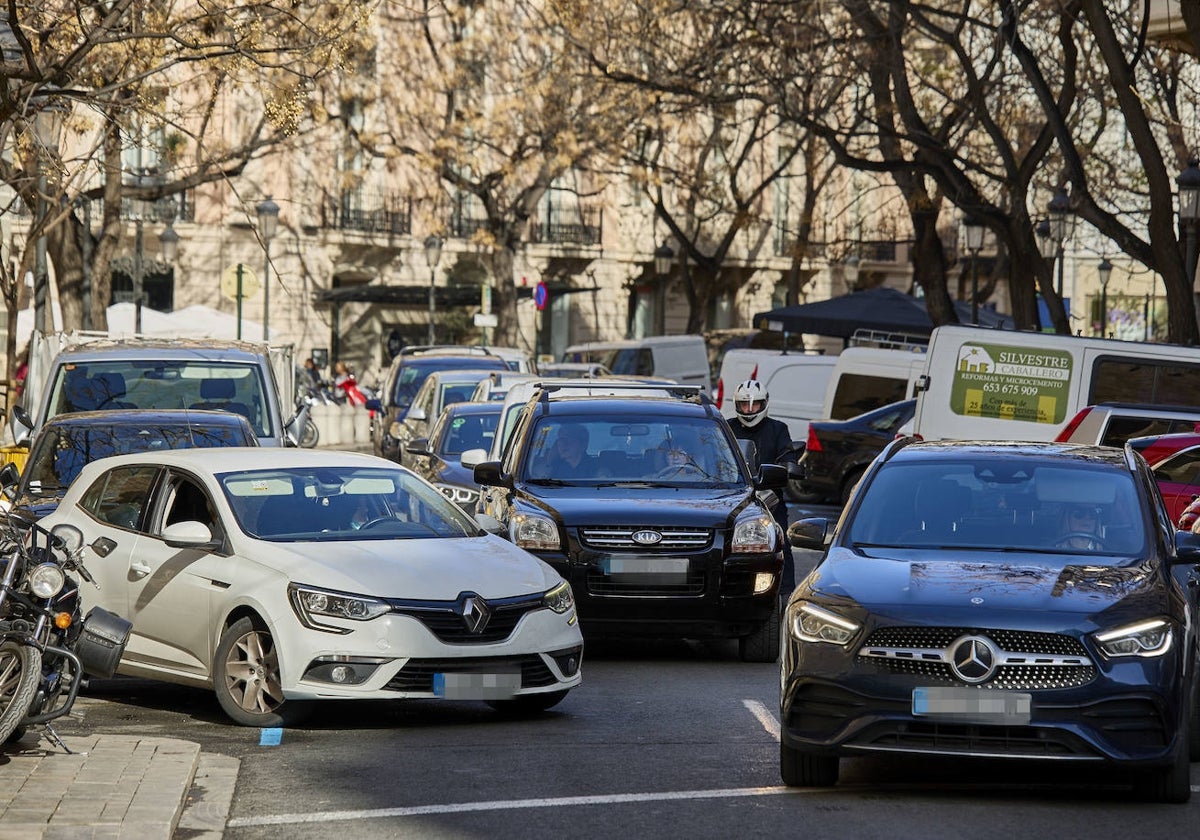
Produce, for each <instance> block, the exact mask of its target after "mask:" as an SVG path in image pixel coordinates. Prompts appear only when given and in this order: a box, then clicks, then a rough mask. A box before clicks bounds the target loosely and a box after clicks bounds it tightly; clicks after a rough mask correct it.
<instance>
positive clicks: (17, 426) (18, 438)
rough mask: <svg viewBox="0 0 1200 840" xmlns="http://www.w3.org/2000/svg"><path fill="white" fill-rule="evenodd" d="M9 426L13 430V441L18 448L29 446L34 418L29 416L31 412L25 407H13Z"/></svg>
mask: <svg viewBox="0 0 1200 840" xmlns="http://www.w3.org/2000/svg"><path fill="white" fill-rule="evenodd" d="M9 421H10V422H9V426H10V427H11V428H12V436H13V441H14V442H15V443H16V445H17V446H28V445H29V438H30V433H31V432H32V431H33V418H32V417H30V416H29V412H28V411H26V410H25V407H24V406H20V405H17V406H13V410H12V416H11V417H10V418H9Z"/></svg>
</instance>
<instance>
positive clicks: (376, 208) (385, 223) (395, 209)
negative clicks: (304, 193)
mask: <svg viewBox="0 0 1200 840" xmlns="http://www.w3.org/2000/svg"><path fill="white" fill-rule="evenodd" d="M321 227H322V228H324V229H326V230H354V231H361V232H363V233H385V234H387V235H389V236H407V235H409V234H411V233H412V199H409V198H403V197H401V196H398V195H395V194H388V195H379V194H375V193H366V192H363V191H361V190H354V191H351V192H345V193H342V194H341V195H340V196H337V197H333V196H330V197H329V198H327V199H326V200H325V201H324V202H323V203H322V204H321Z"/></svg>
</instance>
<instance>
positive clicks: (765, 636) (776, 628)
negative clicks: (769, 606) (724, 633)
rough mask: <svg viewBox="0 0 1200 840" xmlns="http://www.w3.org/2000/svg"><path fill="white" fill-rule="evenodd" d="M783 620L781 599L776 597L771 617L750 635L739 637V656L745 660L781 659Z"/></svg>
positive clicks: (768, 660) (765, 660)
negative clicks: (781, 628) (780, 606)
mask: <svg viewBox="0 0 1200 840" xmlns="http://www.w3.org/2000/svg"><path fill="white" fill-rule="evenodd" d="M781 621H782V618H781V616H780V609H779V599H778V598H776V599H775V609H774V610H773V611H772V612H771V617H770V618H769V619H767V620H766V621H764V622H763V623H762V624H761V625H759V627H758V628H757V629H756V630H755V631H754V632H753V633H751V634H750V635H749V636H742V637H741V638H740V639H738V656H739V657H740V658H741V660H742V661H743V662H775V661H776V660H778V659H779V636H780V622H781Z"/></svg>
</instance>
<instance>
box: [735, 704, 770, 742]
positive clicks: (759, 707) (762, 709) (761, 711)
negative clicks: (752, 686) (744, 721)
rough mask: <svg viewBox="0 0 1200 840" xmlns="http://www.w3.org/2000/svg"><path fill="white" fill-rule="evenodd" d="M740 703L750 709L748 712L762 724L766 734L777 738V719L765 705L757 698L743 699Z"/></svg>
mask: <svg viewBox="0 0 1200 840" xmlns="http://www.w3.org/2000/svg"><path fill="white" fill-rule="evenodd" d="M742 705H743V706H745V707H746V708H747V709H749V710H750V714H752V715H754V716H755V717H756V718H758V722H759V723H760V724H762V728H763V729H765V730H767V734H768V735H770V736H771V737H772V738H776V739H778V738H779V721H778V720H776V719H775V715H773V714H771V712H770V710H769V709H767V707H766V706H764V705H763V704H762V703H759V702H758V701H757V700H743V701H742Z"/></svg>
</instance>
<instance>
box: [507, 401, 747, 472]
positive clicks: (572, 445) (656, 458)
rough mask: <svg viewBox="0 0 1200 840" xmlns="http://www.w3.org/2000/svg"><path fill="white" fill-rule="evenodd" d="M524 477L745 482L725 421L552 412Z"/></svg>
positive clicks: (535, 433) (536, 431) (537, 430)
mask: <svg viewBox="0 0 1200 840" xmlns="http://www.w3.org/2000/svg"><path fill="white" fill-rule="evenodd" d="M530 442H531V443H530V446H529V447H528V454H527V455H526V458H525V471H524V480H525V481H527V482H529V483H531V484H538V483H549V484H554V483H558V482H564V481H565V482H568V483H574V482H579V483H587V484H610V483H615V484H621V483H626V482H628V483H651V484H660V485H671V486H689V485H690V486H703V487H716V486H722V487H729V486H735V485H741V484H744V483H745V478H744V477H743V476H742V473H741V470H740V468H739V463H738V460H737V457H736V456H735V454H734V451H733V447H732V445H731V444H730V442H729V438H728V437H727V436H726V435H725V434H724V431H723V429H722V428H721V426H720V421H714V420H713V419H712V418H707V417H696V418H662V417H659V416H655V415H653V414H650V413H649V412H647V413H646V414H641V415H634V416H629V415H623V414H611V415H601V416H586V417H585V416H573V417H564V416H558V415H555V414H553V413H551V414H550V415H548V416H546V417H543V418H541V419H540V420H539V421H538V423H537V425H536V426H535V427H534V428H533V430H532V433H531V437H530Z"/></svg>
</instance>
